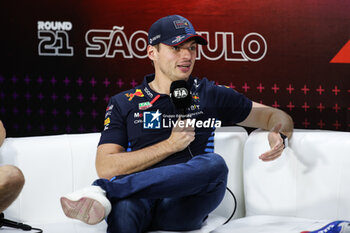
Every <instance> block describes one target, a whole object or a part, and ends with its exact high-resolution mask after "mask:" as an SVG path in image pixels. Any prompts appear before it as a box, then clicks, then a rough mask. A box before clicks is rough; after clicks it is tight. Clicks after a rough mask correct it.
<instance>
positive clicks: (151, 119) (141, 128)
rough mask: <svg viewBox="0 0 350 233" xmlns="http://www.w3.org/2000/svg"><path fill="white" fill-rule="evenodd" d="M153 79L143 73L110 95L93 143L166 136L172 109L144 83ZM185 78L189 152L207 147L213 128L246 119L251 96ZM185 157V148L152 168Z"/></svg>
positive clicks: (146, 141)
mask: <svg viewBox="0 0 350 233" xmlns="http://www.w3.org/2000/svg"><path fill="white" fill-rule="evenodd" d="M153 79H154V74H152V75H147V76H145V79H144V81H143V83H142V84H141V85H139V86H137V87H135V88H133V89H131V90H128V91H124V92H121V93H119V94H117V95H115V96H113V97H111V98H110V101H109V104H108V106H107V109H106V115H105V122H104V130H103V132H102V134H101V138H100V142H99V145H101V144H104V143H114V144H119V145H121V146H123V147H124V148H125V149H126V150H127V151H134V150H138V149H142V148H144V147H147V146H150V145H153V144H155V143H158V142H160V141H163V140H165V139H167V138H169V136H170V134H171V129H172V127H173V124H174V123H175V122H176V120H177V119H178V112H177V110H176V108H175V106H174V105H173V104H172V102H171V98H170V96H169V95H166V94H159V93H157V92H155V91H153V90H152V89H151V88H150V87H149V85H148V83H149V82H151V81H152V80H153ZM188 82H189V85H190V87H191V93H192V102H191V105H190V107H189V108H188V109H187V113H188V116H189V118H190V120H191V124H193V125H194V126H195V133H196V134H195V140H194V141H193V142H192V143H191V144H190V149H191V152H192V154H193V155H198V154H203V153H208V152H213V151H214V130H215V127H218V126H220V125H228V124H235V123H239V122H241V121H243V120H244V119H246V117H247V116H248V114H249V113H250V111H251V108H252V101H251V100H249V99H248V98H247V97H245V96H244V95H242V94H240V93H238V92H236V91H235V90H233V89H231V88H229V87H226V86H218V85H215V83H214V82H212V81H208V79H206V78H204V79H198V78H194V77H192V76H191V77H190V78H189V79H188ZM190 158H191V154H190V153H189V150H188V149H187V148H186V149H185V150H183V151H180V152H177V153H175V154H173V155H171V156H169V157H167V158H166V159H164V160H162V161H160V162H159V163H157V164H155V165H154V166H152V167H159V166H164V165H170V164H177V163H182V162H186V161H188V160H189V159H190Z"/></svg>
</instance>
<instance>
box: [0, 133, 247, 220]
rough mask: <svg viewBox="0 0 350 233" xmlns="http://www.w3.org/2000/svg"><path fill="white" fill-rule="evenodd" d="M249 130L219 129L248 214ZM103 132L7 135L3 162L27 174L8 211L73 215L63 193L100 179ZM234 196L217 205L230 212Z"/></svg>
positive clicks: (221, 148)
mask: <svg viewBox="0 0 350 233" xmlns="http://www.w3.org/2000/svg"><path fill="white" fill-rule="evenodd" d="M247 137H248V135H247V133H246V131H245V130H244V129H243V128H241V127H227V128H226V127H225V129H221V130H219V131H217V132H216V135H215V139H214V146H215V152H217V153H219V154H221V155H222V156H223V157H224V158H225V160H226V161H227V163H228V166H229V168H230V173H229V181H228V182H229V184H228V186H229V187H230V188H231V189H232V191H233V192H234V193H235V195H236V198H237V199H238V203H239V206H238V208H237V212H236V215H235V217H238V216H240V217H241V216H243V215H244V207H243V203H244V201H243V190H242V188H243V182H242V155H243V146H244V143H245V140H246V139H247ZM99 138H100V134H99V133H90V134H72V135H57V136H40V137H23V138H7V139H6V140H5V142H4V144H3V146H2V147H1V148H0V164H13V165H15V166H17V167H19V168H20V169H21V170H22V172H23V174H24V176H25V179H26V183H25V186H24V188H23V190H22V192H21V194H20V195H19V197H18V199H17V200H16V201H15V202H14V203H13V204H12V205H11V206H10V207H9V208H8V209H7V210H6V211H5V214H6V216H7V217H9V218H10V219H13V220H19V221H24V222H40V223H45V222H57V221H68V218H66V217H65V216H64V214H63V211H62V210H61V206H60V202H59V198H60V197H61V196H62V195H65V194H68V193H71V192H73V191H75V190H78V189H81V188H83V187H86V186H88V185H91V183H92V182H93V181H94V180H95V179H97V174H96V169H95V157H96V149H97V144H98V141H99ZM233 208H234V206H233V200H232V197H231V196H230V195H229V194H227V195H226V197H225V201H224V202H223V203H222V204H221V205H220V207H219V208H218V209H217V210H215V211H216V214H219V215H221V216H224V217H228V216H229V215H230V214H231V212H232V209H233Z"/></svg>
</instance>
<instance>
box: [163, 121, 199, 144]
mask: <svg viewBox="0 0 350 233" xmlns="http://www.w3.org/2000/svg"><path fill="white" fill-rule="evenodd" d="M189 120H190V119H185V120H181V119H180V118H179V119H178V120H177V121H176V124H175V126H174V127H173V129H172V131H171V135H170V137H169V138H168V139H167V140H168V142H169V145H170V146H171V147H172V148H173V149H174V150H175V151H182V150H184V149H185V148H186V147H187V146H188V145H189V144H190V143H191V142H193V140H194V139H195V132H194V130H195V128H194V127H191V126H187V125H186V122H187V121H189Z"/></svg>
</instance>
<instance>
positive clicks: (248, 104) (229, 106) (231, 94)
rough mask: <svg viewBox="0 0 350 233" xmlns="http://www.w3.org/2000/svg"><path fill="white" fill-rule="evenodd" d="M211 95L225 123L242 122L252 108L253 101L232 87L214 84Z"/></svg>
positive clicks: (220, 117)
mask: <svg viewBox="0 0 350 233" xmlns="http://www.w3.org/2000/svg"><path fill="white" fill-rule="evenodd" d="M210 96H211V98H212V99H213V101H214V106H215V109H216V112H217V115H218V118H219V120H221V121H223V122H224V123H229V124H236V123H239V122H242V121H244V120H245V119H246V118H247V116H248V115H249V113H250V111H251V109H252V101H251V100H250V99H249V98H247V97H246V96H244V95H243V94H241V93H239V92H237V91H235V90H234V89H232V88H230V87H226V86H221V85H220V86H217V85H213V86H212V87H211V90H210Z"/></svg>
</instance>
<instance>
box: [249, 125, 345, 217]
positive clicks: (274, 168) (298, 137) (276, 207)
mask: <svg viewBox="0 0 350 233" xmlns="http://www.w3.org/2000/svg"><path fill="white" fill-rule="evenodd" d="M267 134H268V132H265V131H261V130H256V131H254V132H253V133H251V134H250V135H249V138H248V140H247V142H246V144H245V149H244V190H245V201H246V214H247V216H251V215H278V216H293V217H301V218H311V219H349V216H350V185H349V181H350V134H349V133H348V132H335V131H325V130H300V129H299V130H298V129H297V130H295V132H294V134H293V136H292V138H291V140H290V141H289V147H287V148H286V149H285V150H284V152H283V154H282V157H280V158H279V159H277V160H275V161H272V162H262V161H261V160H260V159H258V157H259V155H260V154H261V153H263V152H265V151H268V150H269V145H268V140H267Z"/></svg>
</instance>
